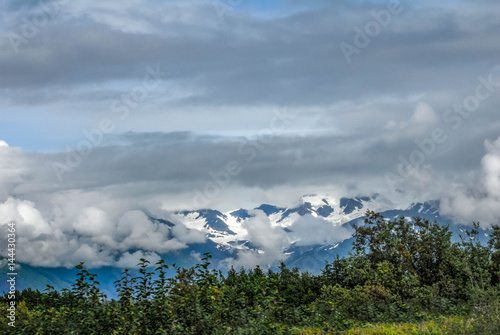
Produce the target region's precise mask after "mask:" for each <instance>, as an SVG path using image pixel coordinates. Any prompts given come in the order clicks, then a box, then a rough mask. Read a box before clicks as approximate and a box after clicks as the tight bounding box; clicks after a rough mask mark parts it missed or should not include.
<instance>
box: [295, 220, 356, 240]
mask: <svg viewBox="0 0 500 335" xmlns="http://www.w3.org/2000/svg"><path fill="white" fill-rule="evenodd" d="M290 229H291V230H292V231H293V232H292V233H291V234H290V235H291V236H292V239H293V240H294V241H296V243H295V244H296V245H297V246H309V245H330V244H335V243H338V242H341V241H343V240H345V239H346V238H349V237H351V235H352V231H350V230H349V229H348V228H346V227H344V226H335V225H333V224H332V223H331V222H328V221H326V220H323V219H322V218H319V217H314V216H312V215H305V216H303V217H301V218H299V219H298V220H297V221H295V222H294V223H293V224H292V225H291V226H290Z"/></svg>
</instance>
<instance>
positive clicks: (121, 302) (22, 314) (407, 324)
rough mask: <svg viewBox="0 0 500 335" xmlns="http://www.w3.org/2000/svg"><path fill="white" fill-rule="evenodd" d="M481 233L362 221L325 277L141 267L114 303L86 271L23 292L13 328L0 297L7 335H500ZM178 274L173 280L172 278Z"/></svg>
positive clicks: (205, 265)
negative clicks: (64, 285)
mask: <svg viewBox="0 0 500 335" xmlns="http://www.w3.org/2000/svg"><path fill="white" fill-rule="evenodd" d="M479 229H480V228H479V224H477V223H474V225H473V227H472V229H471V230H470V231H467V232H466V233H465V235H464V236H463V237H462V241H461V243H452V242H451V233H450V231H449V229H448V227H442V226H440V225H439V224H437V223H436V222H429V221H428V220H425V219H421V218H418V217H417V218H414V219H413V220H412V221H409V220H406V219H405V218H399V219H396V220H387V219H385V218H383V217H382V216H381V215H379V214H377V213H374V212H367V218H366V221H365V225H363V226H360V227H355V234H354V237H355V242H354V245H353V251H352V253H351V254H350V256H349V257H345V258H339V257H337V258H336V259H334V260H332V262H331V263H330V262H327V263H326V264H325V267H324V269H323V271H322V272H321V274H320V275H312V274H310V273H308V272H301V271H299V269H297V268H294V269H289V268H287V266H286V265H285V264H284V263H281V264H280V266H279V267H278V268H277V269H276V270H275V271H273V270H268V271H267V272H264V271H263V270H262V269H261V268H260V267H256V268H254V269H243V268H242V269H239V270H236V269H231V270H229V271H228V273H227V274H226V275H223V274H222V273H221V272H220V271H217V270H214V269H212V268H211V267H210V260H211V256H210V255H209V254H205V255H204V257H203V259H202V261H201V263H200V264H198V265H196V266H194V267H191V268H180V267H177V266H176V265H175V264H173V265H172V266H169V265H167V264H165V262H164V261H163V260H160V261H159V262H157V263H156V264H150V262H149V261H148V260H146V259H141V261H140V263H139V264H138V266H139V275H138V276H137V277H134V276H133V275H132V274H131V272H130V271H129V270H127V269H125V270H124V271H123V273H122V278H121V279H119V280H117V281H116V282H115V287H116V291H117V293H118V300H113V299H112V300H108V299H107V297H106V296H105V295H104V294H103V293H102V292H101V291H100V289H99V282H98V281H97V275H96V274H92V273H90V272H89V271H88V270H87V269H85V267H84V264H83V263H80V264H79V265H78V266H76V268H77V269H78V270H79V272H78V274H77V277H76V279H75V282H74V284H73V285H72V287H71V289H70V290H68V289H65V290H62V291H60V292H58V291H55V290H54V289H53V287H50V286H47V289H46V290H45V291H44V292H40V291H34V290H31V289H27V290H24V291H22V292H16V296H17V302H18V305H17V310H16V328H15V329H14V328H12V327H9V326H8V322H7V318H6V316H7V308H8V303H9V301H8V297H7V295H5V296H4V297H0V313H1V314H0V333H2V334H174V335H175V334H332V333H339V332H348V333H350V334H418V333H427V334H434V333H436V334H438V333H439V334H441V333H443V331H446V332H447V333H449V334H455V333H458V334H499V333H500V285H499V283H500V265H499V264H500V228H499V227H493V230H492V234H491V236H490V241H489V243H488V245H487V246H483V245H481V243H479V239H478V238H477V237H478V234H479ZM169 269H173V270H174V271H175V275H174V276H172V277H167V270H169Z"/></svg>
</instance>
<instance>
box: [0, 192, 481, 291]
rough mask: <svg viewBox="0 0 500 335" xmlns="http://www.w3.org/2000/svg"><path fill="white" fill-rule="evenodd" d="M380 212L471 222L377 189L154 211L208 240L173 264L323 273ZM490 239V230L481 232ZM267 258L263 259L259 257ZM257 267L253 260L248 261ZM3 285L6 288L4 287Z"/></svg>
mask: <svg viewBox="0 0 500 335" xmlns="http://www.w3.org/2000/svg"><path fill="white" fill-rule="evenodd" d="M368 209H370V210H374V211H377V212H380V213H381V214H382V215H384V216H385V217H386V218H388V219H394V218H397V217H400V216H405V217H406V218H412V217H416V216H420V217H422V218H425V219H429V220H432V221H434V220H436V221H437V222H439V223H440V224H443V225H449V226H450V230H451V231H452V233H453V240H454V241H459V239H460V238H459V235H460V234H463V232H464V230H465V229H468V228H469V227H465V226H460V225H457V224H453V222H452V220H451V219H449V218H447V217H443V216H441V215H440V212H439V202H438V201H429V202H425V203H415V204H412V205H410V206H408V207H406V208H403V209H401V208H399V209H398V208H396V209H394V208H391V206H390V205H388V204H387V201H385V200H384V199H383V198H382V197H379V196H378V195H377V194H375V195H370V196H365V195H360V196H355V197H352V198H348V197H341V198H334V197H329V196H323V195H305V196H303V197H301V198H300V200H299V201H298V202H297V204H296V205H295V206H290V207H287V208H285V207H279V206H276V205H273V204H262V205H260V206H258V207H255V208H249V209H244V208H240V209H235V210H231V211H227V212H221V211H219V210H216V209H200V210H190V211H175V212H172V213H170V214H171V215H166V216H165V217H154V216H153V215H149V219H150V221H151V222H153V223H157V224H161V225H165V226H166V227H167V229H168V230H169V231H170V232H173V231H174V230H175V229H176V226H177V225H181V226H184V227H185V228H184V229H186V228H187V231H199V232H201V233H202V234H204V236H205V241H204V242H200V243H194V244H189V245H187V248H184V249H180V250H177V251H172V252H168V253H166V254H161V255H160V256H161V257H162V258H163V259H165V260H166V261H167V262H168V263H170V264H171V263H176V264H177V265H180V266H186V267H188V266H192V265H194V264H196V263H198V262H199V260H200V255H202V254H203V253H206V252H210V253H211V254H212V256H213V262H212V264H214V266H216V267H219V268H221V270H224V269H227V267H228V266H242V265H245V263H242V262H239V261H240V258H241V255H245V256H246V257H243V258H245V259H248V258H249V256H251V257H254V258H255V259H256V260H257V263H259V264H261V265H268V266H271V265H272V264H273V263H274V264H275V262H276V261H279V260H284V261H285V263H286V264H287V265H289V266H292V267H299V268H301V269H302V270H308V271H311V272H317V271H319V270H320V269H322V268H323V266H324V264H325V261H326V260H328V261H332V260H333V259H334V258H335V257H336V255H340V256H344V255H347V253H348V252H349V251H350V250H351V246H352V242H353V239H352V232H353V228H352V225H353V224H357V225H361V224H363V220H364V215H365V212H366V210H368ZM480 238H481V240H482V242H483V243H484V242H485V241H486V240H487V232H486V231H485V232H483V234H481V236H480ZM259 261H261V262H259ZM246 266H252V265H246ZM19 272H20V273H21V274H22V277H23V278H24V282H23V283H22V284H20V289H22V288H24V287H33V288H37V289H43V288H45V285H46V284H50V285H53V286H55V287H56V288H63V287H68V286H69V285H70V284H71V283H72V280H73V279H74V271H72V270H68V269H63V268H60V269H53V270H50V271H48V270H47V269H45V268H37V267H31V266H28V265H22V268H21V270H20V271H19ZM96 272H97V273H99V278H100V281H101V283H102V284H103V285H102V286H103V289H104V290H105V291H106V292H107V293H108V294H110V295H112V290H113V284H112V283H113V282H114V281H115V280H116V279H118V278H119V277H120V275H121V271H120V269H117V268H112V267H107V268H101V269H96ZM1 289H2V287H0V290H1Z"/></svg>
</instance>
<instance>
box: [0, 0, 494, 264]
mask: <svg viewBox="0 0 500 335" xmlns="http://www.w3.org/2000/svg"><path fill="white" fill-rule="evenodd" d="M457 4H459V6H456V5H457ZM262 6H263V7H264V8H260V9H258V8H259V7H258V6H257V5H255V6H254V5H250V4H249V5H248V6H246V5H242V6H241V8H237V9H235V11H234V12H232V13H230V14H228V15H226V16H225V18H224V20H223V21H221V20H220V18H219V16H218V15H217V12H216V11H215V10H214V8H213V7H212V6H211V5H210V3H209V2H206V1H162V2H148V3H147V5H146V3H145V1H143V0H127V1H120V2H105V3H104V2H103V3H96V2H88V1H71V2H70V3H68V4H65V5H62V4H61V6H60V8H59V9H60V10H59V11H57V14H54V15H53V17H51V18H50V20H49V22H47V24H46V25H44V26H43V27H40V28H39V29H38V30H37V32H36V34H34V36H33V37H30V38H27V41H26V43H25V42H23V43H21V44H20V45H19V46H18V47H19V52H18V53H15V52H14V50H13V48H12V45H11V41H10V40H9V36H10V37H11V38H12V35H9V33H15V34H18V35H20V36H22V35H23V29H24V28H23V24H24V21H23V19H28V20H31V21H32V20H33V15H34V14H35V13H38V14H40V13H43V12H41V9H40V7H39V5H38V4H37V3H36V2H32V1H16V2H6V1H3V2H0V11H1V12H2V13H3V14H4V15H3V16H2V23H0V121H1V123H0V140H5V141H6V142H8V143H10V144H11V145H12V147H6V146H5V145H3V142H1V141H0V158H1V159H0V208H1V213H2V215H3V216H2V220H3V221H0V223H3V222H6V221H7V220H11V219H16V220H19V222H21V225H22V226H23V227H24V228H22V229H24V230H25V233H26V236H27V238H29V239H30V241H32V242H33V243H32V244H30V243H27V242H26V243H27V244H26V245H27V248H28V249H27V252H26V255H28V256H29V257H31V256H33V257H34V258H33V259H34V261H33V262H37V264H50V262H56V263H53V264H61V265H65V266H66V265H67V264H70V265H73V263H74V262H75V261H79V260H77V258H79V257H80V258H81V257H84V258H86V259H88V260H89V262H90V263H91V264H93V265H94V266H99V265H106V264H115V263H118V264H129V263H131V262H134V261H135V259H136V258H138V257H140V256H141V255H146V254H148V255H151V256H152V257H156V256H155V255H158V254H159V253H161V252H164V251H165V250H175V249H178V248H182V247H185V246H186V245H188V244H189V243H195V242H197V241H198V242H199V241H201V240H202V239H203V236H200V235H198V234H196V232H192V231H189V230H187V229H186V228H185V227H183V226H182V225H177V226H176V227H174V229H172V230H168V231H167V230H166V228H165V227H161V226H159V225H155V224H151V223H146V221H145V215H147V214H148V213H155V215H156V216H159V217H162V216H164V215H167V214H166V213H165V211H164V210H165V209H186V208H190V207H193V197H194V190H195V189H198V190H202V191H203V189H204V187H206V185H207V184H209V183H215V182H216V181H215V180H214V179H213V177H211V175H210V174H211V173H215V174H217V173H218V172H220V171H223V170H224V169H225V168H226V166H227V164H228V162H231V161H236V162H238V163H239V165H240V166H241V168H242V171H241V173H238V174H237V175H236V176H234V178H231V182H230V183H229V185H226V186H224V187H222V189H221V190H220V192H219V194H218V196H217V197H215V198H213V199H209V200H210V201H209V203H208V204H207V206H211V207H213V208H220V209H231V208H232V207H234V208H239V207H249V208H251V206H254V205H259V204H260V203H262V202H266V201H267V202H274V201H277V202H280V203H279V204H280V205H286V204H288V203H290V201H291V199H295V198H297V196H299V195H301V194H303V193H310V192H314V193H319V192H325V193H335V194H342V193H343V192H353V193H362V192H365V191H366V192H369V193H373V192H379V193H382V194H387V196H388V197H392V198H391V199H393V200H394V201H395V202H398V201H401V198H402V196H401V194H403V193H398V192H404V194H405V197H404V199H403V200H404V201H407V202H411V201H413V200H417V199H418V200H428V199H442V200H443V201H442V204H443V210H444V211H445V212H446V213H448V214H450V215H456V216H457V217H459V218H461V219H462V220H466V221H469V220H483V221H484V222H485V224H487V223H494V222H497V221H498V218H499V215H500V214H498V213H497V211H496V210H495V208H496V207H495V206H496V205H497V204H498V194H497V192H496V186H495V185H496V182H497V181H498V175H497V174H496V165H495V164H496V157H497V156H498V153H497V149H495V148H496V147H497V142H496V140H497V138H498V136H499V134H500V121H499V119H498V106H499V103H500V95H499V94H498V87H497V86H495V87H494V91H493V92H492V94H491V96H490V97H489V98H487V99H484V100H482V101H481V103H480V106H479V107H478V108H477V110H476V111H474V112H472V113H470V116H467V117H461V118H458V119H457V115H458V114H453V115H452V116H453V117H454V118H453V119H452V120H451V121H450V120H449V119H447V118H446V116H448V117H449V116H450V114H447V113H448V110H450V108H453V106H454V105H455V104H464V102H465V100H464V99H466V98H467V97H469V96H473V95H474V94H475V90H476V87H477V85H478V84H479V83H480V80H479V79H478V78H479V77H480V76H481V77H483V78H487V77H488V76H489V75H490V74H491V75H492V76H493V77H494V80H496V81H500V63H499V62H498V54H499V52H500V44H499V43H498V42H497V40H498V36H497V33H496V32H497V31H498V29H499V26H500V16H499V15H498V14H497V13H500V11H499V9H500V8H499V6H500V4H499V3H498V1H489V0H488V1H475V2H471V1H465V0H463V1H462V0H456V1H451V2H445V3H439V4H437V3H435V2H431V1H419V2H412V3H411V4H407V3H405V5H404V10H403V11H402V13H401V14H398V15H396V16H394V17H393V18H392V21H391V23H390V24H389V25H388V26H387V27H384V28H383V29H382V30H381V33H380V34H379V35H377V36H375V37H373V39H372V40H371V42H370V45H369V46H367V47H366V48H363V49H362V50H361V51H360V53H359V54H355V55H353V56H352V62H351V63H350V64H348V63H347V62H346V59H345V58H344V55H343V54H342V51H341V49H340V48H339V44H340V43H342V42H345V43H351V44H352V43H354V38H355V34H356V32H355V30H354V28H355V27H360V28H363V27H364V25H365V24H366V23H368V22H370V21H371V20H373V16H372V15H371V14H370V11H372V10H375V11H380V10H384V9H386V7H387V3H384V2H378V1H377V2H375V1H373V2H369V1H363V2H354V1H347V0H342V1H335V2H332V1H317V2H315V3H314V5H312V4H304V2H301V1H284V2H283V6H282V7H280V9H279V10H273V11H272V12H271V11H267V10H266V8H265V5H262ZM255 8H257V9H255ZM271 13H272V14H271ZM148 66H150V67H153V68H157V67H158V68H160V69H161V71H163V72H168V76H165V78H163V80H162V82H161V85H159V86H158V87H156V88H155V89H154V90H152V91H149V92H148V95H147V97H146V98H145V99H143V101H140V103H137V106H136V107H134V108H133V109H132V110H131V111H130V115H129V116H128V117H126V118H123V119H120V118H119V117H118V116H117V114H116V113H114V112H113V104H114V103H115V102H116V101H120V100H121V99H123V95H124V94H129V93H130V92H131V90H132V89H133V88H134V87H137V85H140V84H141V82H142V81H143V78H144V76H145V75H146V74H147V67H148ZM279 106H287V108H288V110H289V111H291V112H293V113H294V114H295V115H296V117H295V119H294V120H293V122H292V123H291V124H290V125H288V126H287V127H286V129H284V130H283V131H282V132H279V133H277V134H274V136H273V138H272V141H271V142H270V143H268V144H266V145H265V146H264V148H263V149H262V150H260V149H256V148H258V147H259V146H262V141H261V140H259V138H258V137H256V135H257V134H258V133H259V131H262V130H263V129H266V127H268V126H269V122H270V120H271V118H272V117H273V112H272V111H273V110H274V109H276V108H277V107H279ZM104 118H109V119H111V120H112V122H113V125H114V126H115V127H114V130H113V131H112V132H111V133H110V134H108V135H106V136H105V137H103V140H102V143H100V144H99V145H93V146H91V152H90V153H89V154H88V155H87V156H85V157H83V158H82V157H80V158H81V162H80V161H79V160H80V159H79V158H78V155H80V153H78V151H77V148H78V146H79V145H80V144H81V143H83V142H85V141H87V140H88V139H87V137H86V136H85V135H83V134H82V131H85V130H87V131H90V130H92V129H96V125H98V124H99V122H100V121H101V120H103V119H104ZM436 128H441V129H442V130H443V131H444V132H445V135H446V140H445V141H443V143H439V144H438V145H436V146H435V150H433V152H432V154H429V155H425V157H424V160H423V161H422V163H421V164H418V165H419V166H418V167H416V168H414V169H413V173H412V174H411V175H410V176H409V177H407V178H402V180H399V179H398V182H397V184H396V187H397V188H398V190H397V191H396V193H394V192H395V190H394V189H393V188H392V187H391V186H390V185H388V184H387V182H386V178H385V176H386V173H387V172H388V171H392V172H393V173H398V172H397V171H398V167H399V165H398V164H399V163H400V157H403V158H404V159H406V160H409V159H410V158H411V157H412V156H411V155H412V153H414V152H415V150H421V148H420V147H419V146H418V145H417V144H416V141H420V142H422V141H425V140H427V139H429V138H432V134H433V131H434V130H435V129H436ZM485 140H488V141H489V142H487V143H489V144H488V145H487V146H486V147H485V146H484V143H485ZM254 153H255V157H254V158H252V157H253V154H254ZM75 155H76V156H75ZM80 156H81V155H80ZM75 157H77V158H76V159H77V161H78V162H77V164H76V163H75V164H74V165H75V166H74V167H71V168H69V169H67V170H63V171H59V174H60V177H61V175H62V181H61V179H60V178H58V177H57V174H56V173H55V172H54V165H53V163H55V162H56V163H60V164H62V165H64V166H68V159H69V160H70V162H71V159H75ZM250 158H251V159H250ZM73 162H75V161H73ZM242 194H243V195H244V196H242ZM342 195H343V194H342ZM236 202H238V203H236ZM247 205H248V206H247ZM130 218H133V219H134V220H140V221H141V222H144V224H145V225H146V226H147V228H148V231H147V232H145V231H136V230H134V229H137V228H134V227H132V226H130V225H128V224H127V222H129V221H128V220H130ZM118 223H120V228H119V227H118ZM311 224H314V225H317V226H318V230H319V231H323V228H324V226H323V225H321V222H319V223H318V222H317V221H314V222H313V223H311ZM297 225H298V226H297V230H300V229H301V227H302V226H301V225H300V223H298V224H297ZM257 226H259V224H257ZM127 227H128V228H127ZM266 227H267V226H265V225H264V226H263V227H262V229H267V228H266ZM126 228H127V229H128V230H126ZM48 231H50V232H51V233H50V234H49V233H48ZM97 231H101V232H104V233H103V234H99V235H98V234H97V233H96V232H97ZM49 235H50V236H49ZM255 235H256V236H255V238H256V239H258V238H259V236H258V234H255ZM278 235H279V234H278ZM278 237H279V236H278ZM145 238H147V239H148V240H151V241H154V243H152V244H151V245H150V246H149V247H148V248H145V249H144V250H141V251H140V252H139V251H138V252H136V253H127V252H128V250H127V249H134V248H139V249H140V248H143V247H145V246H146V242H145ZM314 238H315V237H314V236H311V239H312V240H311V241H310V242H311V243H312V242H314V241H315V240H314ZM49 242H50V243H49ZM102 245H103V246H105V247H104V248H101V247H100V246H102ZM30 248H31V249H30ZM263 248H264V247H263ZM30 250H31V251H30ZM38 251H42V252H39V253H36V252H38ZM68 254H71V255H75V256H74V258H68V259H67V262H63V263H57V262H58V259H59V257H63V256H64V257H65V256H66V255H68ZM268 254H273V252H270V253H268ZM274 254H275V255H280V253H279V252H278V251H276V252H275V253H274ZM40 255H52V256H51V257H48V258H45V259H42V257H41V256H40ZM28 256H27V257H28ZM247 256H248V257H249V259H248V262H250V263H251V261H253V262H257V263H258V262H260V261H262V262H263V261H264V260H262V259H260V260H259V259H255V257H256V255H252V254H249V255H247ZM257 256H258V255H257ZM258 257H260V256H258Z"/></svg>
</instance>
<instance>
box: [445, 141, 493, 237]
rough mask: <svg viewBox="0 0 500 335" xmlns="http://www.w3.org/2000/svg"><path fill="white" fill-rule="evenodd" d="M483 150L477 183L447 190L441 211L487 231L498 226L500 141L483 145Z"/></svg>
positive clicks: (456, 186)
mask: <svg viewBox="0 0 500 335" xmlns="http://www.w3.org/2000/svg"><path fill="white" fill-rule="evenodd" d="M485 148H486V151H487V154H486V155H485V156H484V157H483V159H482V161H481V166H482V173H481V177H480V178H479V181H478V180H473V181H472V182H471V183H470V185H464V184H459V185H453V187H450V189H449V191H448V192H447V195H446V196H445V197H444V198H443V200H442V203H441V210H442V212H443V213H444V214H448V215H450V216H452V217H455V218H457V219H458V220H461V221H463V222H464V223H471V222H473V221H480V222H481V223H482V225H483V226H485V227H486V226H489V225H491V224H500V137H499V138H498V139H497V140H496V141H494V142H489V141H486V142H485Z"/></svg>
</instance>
